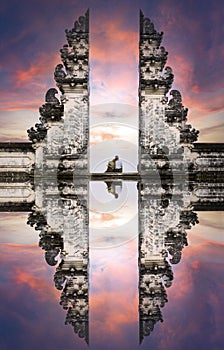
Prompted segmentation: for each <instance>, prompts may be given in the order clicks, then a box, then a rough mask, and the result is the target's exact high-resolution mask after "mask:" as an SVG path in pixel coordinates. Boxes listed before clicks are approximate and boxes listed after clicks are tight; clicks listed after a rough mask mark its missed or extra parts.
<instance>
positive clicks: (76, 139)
mask: <svg viewBox="0 0 224 350" xmlns="http://www.w3.org/2000/svg"><path fill="white" fill-rule="evenodd" d="M66 37H67V42H68V43H67V44H65V45H64V46H63V48H62V49H61V50H60V52H61V59H62V62H63V65H62V64H58V65H57V66H56V68H55V74H54V76H55V80H56V82H57V85H58V87H59V89H60V91H61V92H62V96H61V101H62V103H63V105H64V137H63V148H64V150H63V156H62V162H61V169H62V170H69V171H71V170H72V171H73V172H74V174H75V175H85V174H88V172H89V159H88V158H89V154H88V152H89V150H88V146H89V11H87V12H86V14H85V16H81V17H79V19H78V20H77V21H75V23H74V27H73V28H72V29H71V30H66Z"/></svg>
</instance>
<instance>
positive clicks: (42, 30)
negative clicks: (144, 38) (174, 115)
mask: <svg viewBox="0 0 224 350" xmlns="http://www.w3.org/2000/svg"><path fill="white" fill-rule="evenodd" d="M87 8H89V9H90V103H91V113H92V108H95V106H96V105H100V104H105V103H106V104H111V103H112V104H114V103H115V104H119V105H120V106H121V108H122V105H123V104H124V105H126V106H127V108H130V106H131V107H136V106H137V104H138V101H137V95H138V94H137V90H138V39H139V23H138V22H139V9H140V8H141V9H142V10H143V12H144V14H145V16H146V17H149V18H151V20H152V21H153V22H154V24H155V28H156V29H157V30H158V31H163V32H164V38H163V43H162V44H163V45H164V46H165V48H166V50H167V51H168V52H169V56H168V57H169V58H168V62H167V64H168V65H170V66H171V67H172V68H173V71H174V75H175V80H174V84H173V88H175V89H178V90H180V92H181V94H182V98H183V104H184V106H185V107H188V109H189V113H188V118H189V121H190V123H191V124H193V126H194V127H196V128H198V129H199V130H200V140H201V141H210V142H222V141H223V136H222V135H223V92H224V74H223V73H224V68H223V59H224V57H223V56H224V45H223V37H224V33H223V31H224V27H223V16H224V6H223V2H222V1H221V0H215V1H212V0H204V1H203V6H202V3H201V2H200V1H194V0H188V1H183V0H147V1H146V0H145V1H138V2H136V1H134V0H131V1H127V0H126V1H125V0H120V1H99V0H98V1H87V0H82V1H78V0H66V1H63V0H54V1H51V0H50V1H49V0H47V1H46V0H33V1H32V2H30V1H28V0H20V1H17V0H11V1H7V0H2V1H1V5H0V16H1V21H0V23H1V24H0V26H1V46H0V51H1V63H0V89H1V106H0V120H1V140H2V141H10V140H11V141H22V140H24V139H27V135H26V129H28V128H29V127H31V126H33V125H34V123H35V122H36V121H37V120H38V108H39V107H40V106H41V105H42V104H43V103H44V95H45V93H46V91H47V90H48V89H49V88H50V87H55V82H54V80H53V73H54V68H55V66H56V64H58V63H60V62H61V60H60V55H59V50H60V48H62V46H63V45H64V44H65V42H66V40H65V32H64V31H65V29H66V28H67V29H71V28H72V26H73V24H74V21H75V20H76V19H77V18H78V17H79V16H80V15H82V14H84V13H85V12H86V10H87ZM91 113H90V119H91V123H93V124H94V116H93V117H92V116H91ZM93 114H94V113H93ZM95 115H96V113H95ZM133 118H135V119H136V120H137V111H136V115H135V116H134V117H133ZM107 119H108V115H107ZM111 119H113V115H111ZM103 120H104V116H102V120H101V122H103ZM116 121H117V120H116ZM118 121H120V122H121V123H122V122H124V119H123V118H122V116H121V117H120V119H119V118H118ZM126 121H127V118H126V119H125V122H126ZM113 132H114V134H113V135H116V130H113ZM101 133H102V135H103V134H104V131H103V130H101ZM111 135H112V134H111ZM111 135H109V137H110V138H111V137H112V136H113V135H112V136H111ZM105 138H106V136H105Z"/></svg>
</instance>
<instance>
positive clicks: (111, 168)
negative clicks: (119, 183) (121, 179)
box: [106, 156, 123, 173]
mask: <svg viewBox="0 0 224 350" xmlns="http://www.w3.org/2000/svg"><path fill="white" fill-rule="evenodd" d="M122 170H123V166H122V162H121V160H120V159H119V157H118V156H115V157H114V159H113V160H110V161H109V162H108V164H107V170H106V173H108V172H110V173H122Z"/></svg>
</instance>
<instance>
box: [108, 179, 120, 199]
mask: <svg viewBox="0 0 224 350" xmlns="http://www.w3.org/2000/svg"><path fill="white" fill-rule="evenodd" d="M105 184H106V185H107V191H108V192H109V193H111V194H112V195H113V196H114V198H118V197H119V194H120V193H121V191H122V181H105Z"/></svg>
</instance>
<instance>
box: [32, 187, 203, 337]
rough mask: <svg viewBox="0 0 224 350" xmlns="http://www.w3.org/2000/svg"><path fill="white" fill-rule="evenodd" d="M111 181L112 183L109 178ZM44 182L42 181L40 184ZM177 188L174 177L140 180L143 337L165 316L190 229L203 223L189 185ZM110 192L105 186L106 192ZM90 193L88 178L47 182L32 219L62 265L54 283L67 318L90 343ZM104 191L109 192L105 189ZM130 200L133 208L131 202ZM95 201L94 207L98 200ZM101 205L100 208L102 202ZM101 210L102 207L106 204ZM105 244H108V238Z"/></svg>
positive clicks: (51, 257)
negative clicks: (54, 183) (175, 269)
mask: <svg viewBox="0 0 224 350" xmlns="http://www.w3.org/2000/svg"><path fill="white" fill-rule="evenodd" d="M96 185H97V184H96ZM106 185H107V188H108V181H107V182H106ZM109 186H111V187H113V189H114V191H115V193H116V191H118V189H119V191H120V194H122V187H124V188H125V187H126V186H127V188H128V184H125V183H123V184H122V182H121V181H110V184H109ZM41 187H42V186H41V183H39V184H38V189H39V190H40V188H41ZM176 187H177V188H176V189H175V191H174V189H173V186H171V184H170V181H167V182H166V183H165V182H163V184H162V186H161V185H160V184H159V183H156V182H152V181H142V182H140V183H138V184H137V183H135V188H136V191H135V192H136V196H138V206H139V208H138V226H139V242H138V246H139V340H140V342H141V341H142V340H143V339H144V337H145V336H148V335H149V334H150V333H151V332H152V331H153V329H154V325H155V324H156V323H157V322H158V321H161V322H162V321H163V317H162V312H161V308H163V307H164V305H165V303H166V302H167V301H168V300H167V294H166V288H168V287H170V286H171V284H172V280H173V272H172V264H177V263H178V262H179V261H180V259H181V251H182V249H183V247H184V246H186V245H187V238H186V229H190V228H191V226H192V225H194V224H195V223H197V222H198V220H197V215H196V214H195V213H194V212H192V210H191V209H189V208H188V209H186V208H185V207H184V203H185V204H186V203H187V204H189V199H187V197H188V196H189V194H187V193H184V192H183V191H182V190H183V186H182V187H181V189H180V188H178V186H176ZM91 188H92V189H93V188H94V183H91ZM97 188H98V186H97ZM137 188H138V190H137ZM178 190H179V192H178ZM174 192H175V196H174ZM109 193H111V192H110V191H109ZM94 195H96V194H94ZM106 195H107V193H106V188H105V194H104V196H106ZM132 195H133V193H132ZM89 196H90V194H89V184H88V181H87V180H86V181H85V180H84V181H83V182H81V183H76V184H73V183H71V182H68V181H63V182H61V183H60V185H59V186H58V187H57V188H53V186H52V184H51V185H48V186H43V187H42V194H41V195H40V193H39V196H38V194H36V198H39V202H38V203H37V204H38V205H36V206H35V207H34V209H33V210H32V212H31V213H30V214H29V218H28V224H29V225H31V226H33V227H35V229H36V230H39V231H40V241H39V245H40V247H42V249H44V250H45V259H46V262H47V263H48V264H49V265H51V266H54V265H56V266H57V267H56V272H55V275H54V283H55V287H56V288H57V289H58V290H61V291H62V292H61V298H60V304H61V306H62V307H63V308H64V309H65V310H66V311H67V315H66V321H65V323H66V324H70V325H71V326H72V327H73V329H74V332H75V333H77V334H78V336H79V337H81V338H84V339H85V341H86V342H87V343H88V342H89V292H88V291H89V282H88V279H89V276H88V268H89V209H88V204H89ZM101 196H102V197H103V194H102V193H101ZM183 197H184V201H183ZM40 198H41V199H40ZM93 198H95V197H93ZM130 198H131V194H130ZM112 200H113V201H115V202H114V203H115V204H116V203H118V202H117V200H116V199H115V197H114V198H112ZM92 201H93V199H92ZM124 204H125V206H126V207H127V208H128V206H127V203H126V201H125V202H124ZM91 205H92V206H93V207H94V204H93V203H91ZM107 207H108V208H107ZM95 209H97V204H96V203H95ZM107 209H108V210H109V211H111V201H109V202H108V205H107V203H106V202H105V203H104V210H105V212H107ZM100 210H101V212H102V207H100ZM119 210H120V204H119V205H118V206H117V208H116V205H115V207H113V211H112V213H113V214H114V213H115V214H116V211H119ZM126 213H127V215H126V217H125V216H124V217H123V225H125V224H127V221H128V220H129V216H128V211H127V212H126ZM111 215H112V214H111ZM115 216H116V215H115ZM112 219H113V215H112ZM120 226H122V225H121V224H120ZM136 234H137V232H136ZM109 235H110V234H109ZM109 238H110V237H107V239H106V240H107V241H108V239H109ZM125 239H126V238H123V242H122V241H120V244H125ZM106 240H105V247H106V245H107V242H106ZM114 242H115V241H114ZM93 244H94V241H93ZM101 244H102V247H103V245H104V243H103V242H101ZM112 245H113V241H112ZM115 245H116V244H115Z"/></svg>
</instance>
